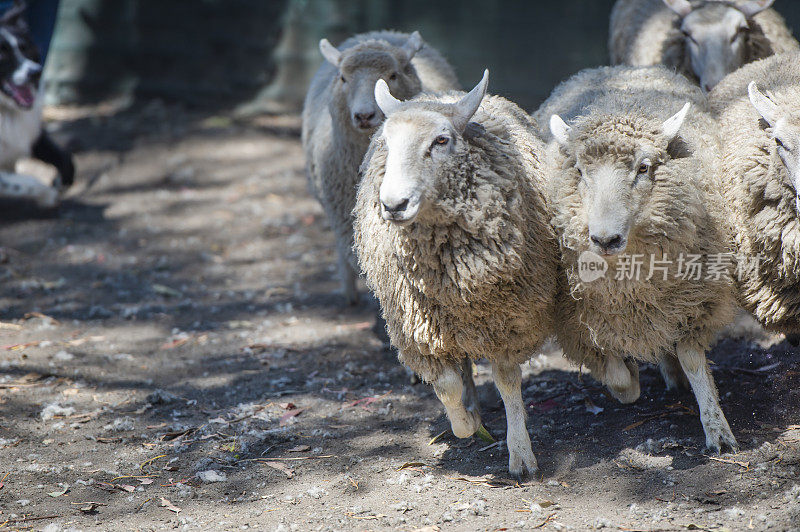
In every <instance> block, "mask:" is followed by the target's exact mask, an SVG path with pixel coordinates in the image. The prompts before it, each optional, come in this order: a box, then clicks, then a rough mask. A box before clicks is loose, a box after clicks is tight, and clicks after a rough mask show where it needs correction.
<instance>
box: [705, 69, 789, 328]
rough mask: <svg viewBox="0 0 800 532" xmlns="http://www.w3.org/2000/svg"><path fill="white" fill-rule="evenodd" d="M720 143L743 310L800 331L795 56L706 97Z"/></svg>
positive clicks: (740, 74)
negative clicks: (714, 120)
mask: <svg viewBox="0 0 800 532" xmlns="http://www.w3.org/2000/svg"><path fill="white" fill-rule="evenodd" d="M711 104H712V110H713V112H714V114H715V116H716V117H717V119H718V121H719V126H720V129H721V134H722V138H723V163H722V169H723V173H722V175H721V184H722V186H721V189H722V191H723V193H724V194H725V198H726V205H727V206H728V207H729V208H730V209H732V211H733V217H732V218H733V221H734V224H735V226H736V227H735V230H736V231H735V235H736V243H737V249H738V253H740V254H741V255H742V257H743V260H742V261H741V263H743V264H747V265H748V266H749V267H747V268H741V269H740V272H739V273H740V275H737V276H735V278H736V280H737V282H738V285H739V296H740V299H741V304H742V306H743V307H744V308H746V309H747V310H749V311H750V312H752V313H753V314H754V315H755V316H756V318H758V320H759V321H760V322H761V323H762V324H763V325H764V326H766V327H767V328H769V329H771V330H774V331H778V332H783V333H787V334H798V333H800V217H798V212H800V199H798V191H799V190H800V53H790V54H783V55H779V56H775V57H770V58H768V59H764V60H762V61H758V62H757V63H753V64H751V65H748V66H746V67H744V68H742V69H740V70H738V71H737V72H735V73H733V74H731V75H730V76H728V77H727V78H725V80H724V81H723V82H722V83H720V84H719V85H718V86H717V88H716V89H714V91H713V92H712V93H711Z"/></svg>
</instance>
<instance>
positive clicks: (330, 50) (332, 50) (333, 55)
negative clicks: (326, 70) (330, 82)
mask: <svg viewBox="0 0 800 532" xmlns="http://www.w3.org/2000/svg"><path fill="white" fill-rule="evenodd" d="M319 51H320V52H322V57H324V58H325V60H326V61H327V62H328V63H330V64H332V65H333V66H335V67H338V66H339V61H341V60H342V52H340V51H339V50H337V49H336V47H334V46H333V45H332V44H331V43H330V42H328V39H322V40H321V41H319Z"/></svg>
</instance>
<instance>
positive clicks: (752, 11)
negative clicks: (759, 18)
mask: <svg viewBox="0 0 800 532" xmlns="http://www.w3.org/2000/svg"><path fill="white" fill-rule="evenodd" d="M773 2H774V0H753V1H751V2H747V3H745V4H743V5H740V6H738V7H737V6H734V5H732V4H729V3H727V2H704V3H701V4H700V5H699V6H698V7H696V8H693V7H692V6H691V4H690V3H689V2H688V0H664V3H665V4H667V6H668V7H669V8H670V9H672V10H673V11H675V12H676V13H677V14H678V15H679V16H680V17H681V19H680V22H679V28H680V30H681V32H683V35H684V47H685V50H686V54H687V56H688V59H689V62H690V65H691V69H692V71H693V72H694V74H695V75H696V76H697V78H698V79H699V80H700V86H701V87H702V88H703V90H705V91H710V90H711V89H713V88H714V86H715V85H716V84H717V83H719V82H720V81H722V78H724V77H725V76H726V75H728V74H730V73H731V72H733V71H734V70H736V69H738V68H739V67H741V66H742V65H743V64H745V63H746V62H747V55H748V54H747V37H748V32H749V31H750V25H751V19H752V18H753V17H754V16H755V15H757V14H758V13H760V12H762V11H764V10H765V9H767V8H769V7H770V6H771V5H772V3H773Z"/></svg>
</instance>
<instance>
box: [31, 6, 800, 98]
mask: <svg viewBox="0 0 800 532" xmlns="http://www.w3.org/2000/svg"><path fill="white" fill-rule="evenodd" d="M612 5H613V0H559V1H558V2H550V1H536V2H531V1H526V0H459V1H456V0H440V1H438V2H431V1H430V0H62V4H61V9H60V12H59V20H58V24H57V28H56V35H55V38H54V41H53V45H52V47H51V55H50V58H49V59H48V65H47V72H46V79H47V80H48V86H47V91H48V92H47V94H48V101H49V102H50V103H76V102H94V101H98V100H103V99H107V98H111V97H119V96H134V97H142V98H152V97H158V98H164V99H169V100H179V101H183V102H186V103H187V104H194V105H202V106H209V105H211V106H220V107H221V106H229V105H236V104H240V103H243V102H253V101H254V102H255V104H256V105H255V108H256V109H262V110H270V111H275V112H284V111H292V110H294V109H296V108H297V106H298V104H299V102H301V101H302V97H303V93H304V91H305V84H306V83H307V81H308V79H309V77H310V75H311V74H312V73H313V71H314V70H315V69H316V67H317V66H318V64H319V61H320V60H321V57H320V55H319V52H318V49H317V42H318V41H319V39H320V38H321V37H328V38H329V39H330V40H331V42H333V43H334V44H338V43H339V42H341V41H342V40H343V39H344V38H346V37H347V36H348V35H351V34H353V33H358V32H363V31H368V30H373V29H384V28H393V29H398V30H402V31H408V32H410V31H413V30H415V29H416V30H419V31H420V32H421V33H422V36H423V37H424V38H425V39H426V40H427V41H428V42H430V43H431V44H433V45H434V46H435V47H437V48H438V49H439V50H441V51H442V52H443V53H444V54H445V55H446V56H447V58H448V59H449V60H450V61H451V62H452V63H453V65H454V66H455V67H456V70H457V72H458V74H459V78H460V80H461V82H462V84H463V85H464V86H472V85H473V84H474V83H475V82H476V81H477V80H478V78H479V77H480V73H481V72H482V70H483V68H485V67H489V68H490V69H491V72H492V81H491V90H492V91H493V92H497V93H500V94H502V95H505V96H508V97H510V98H512V99H513V100H515V101H517V102H518V103H520V104H521V105H523V106H524V107H525V108H527V109H532V108H535V107H536V106H537V105H538V104H539V103H540V102H541V101H542V100H543V99H544V98H545V97H546V96H547V95H548V94H549V93H550V91H551V90H552V88H553V86H554V85H555V84H556V83H558V82H559V81H561V80H562V79H564V78H565V77H567V76H569V75H570V74H572V73H574V72H576V71H578V70H580V69H581V68H584V67H588V66H596V65H601V64H605V63H607V47H606V40H607V34H608V15H609V12H610V10H611V6H612ZM777 8H778V10H779V11H781V12H782V13H783V14H784V15H785V16H786V18H787V20H788V22H789V24H790V26H792V27H793V28H795V29H799V28H800V1H798V0H778V2H777Z"/></svg>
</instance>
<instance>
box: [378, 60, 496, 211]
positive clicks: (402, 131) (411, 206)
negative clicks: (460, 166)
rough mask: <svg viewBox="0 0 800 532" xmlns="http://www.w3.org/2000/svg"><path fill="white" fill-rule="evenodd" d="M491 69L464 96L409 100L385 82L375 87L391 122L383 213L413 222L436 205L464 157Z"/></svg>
mask: <svg viewBox="0 0 800 532" xmlns="http://www.w3.org/2000/svg"><path fill="white" fill-rule="evenodd" d="M488 82H489V72H488V71H486V72H484V75H483V79H482V80H481V82H480V83H478V85H477V86H476V87H475V88H474V89H472V91H471V92H470V93H469V94H467V95H466V96H464V97H463V98H462V99H461V100H459V101H457V102H455V103H452V104H442V103H440V102H436V101H429V102H426V101H420V102H410V103H403V102H400V101H399V100H397V99H396V98H395V97H394V96H392V95H391V93H390V92H389V87H388V85H387V84H386V82H385V81H384V80H379V81H378V82H377V84H376V85H375V99H376V101H377V102H378V106H379V107H380V109H381V111H382V112H383V113H384V114H385V115H386V117H387V118H386V122H384V124H383V128H382V130H381V132H380V140H381V141H382V142H384V143H385V144H386V152H387V156H386V167H385V169H384V175H383V181H382V182H381V186H380V207H381V216H382V217H383V219H384V220H387V221H390V222H393V223H396V224H401V225H404V224H410V223H411V222H413V221H414V220H415V219H417V217H418V216H420V215H421V214H423V213H424V212H425V211H427V210H428V209H429V208H430V207H431V205H433V204H435V202H436V198H437V197H439V195H440V193H441V192H444V191H442V190H441V188H442V187H443V186H445V183H446V182H447V180H446V179H445V178H446V176H447V174H448V172H449V169H450V168H451V167H452V166H453V165H454V164H457V162H458V161H459V160H460V159H461V158H463V157H464V155H465V153H466V151H467V146H466V144H465V141H464V137H463V133H464V131H465V129H466V127H467V124H468V123H469V121H470V119H471V118H472V116H473V115H474V114H475V112H477V110H478V107H479V106H480V103H481V100H482V99H483V96H484V95H485V94H486V87H487V85H488Z"/></svg>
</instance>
